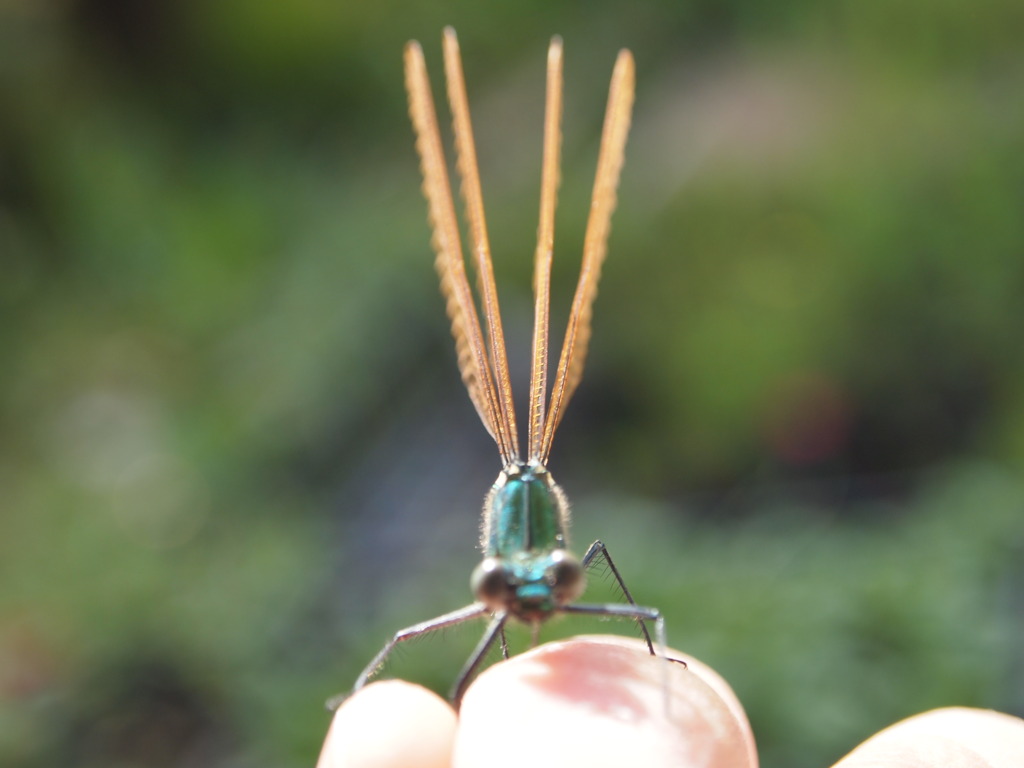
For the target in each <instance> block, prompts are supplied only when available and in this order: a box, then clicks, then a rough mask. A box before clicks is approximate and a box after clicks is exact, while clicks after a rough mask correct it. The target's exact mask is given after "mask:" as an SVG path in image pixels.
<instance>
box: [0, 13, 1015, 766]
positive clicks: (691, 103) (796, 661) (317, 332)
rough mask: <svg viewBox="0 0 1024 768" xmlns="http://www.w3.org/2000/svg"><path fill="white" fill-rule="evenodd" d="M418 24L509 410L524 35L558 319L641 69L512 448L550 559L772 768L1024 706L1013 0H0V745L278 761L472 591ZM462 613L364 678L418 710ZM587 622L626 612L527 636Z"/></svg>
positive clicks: (479, 433)
mask: <svg viewBox="0 0 1024 768" xmlns="http://www.w3.org/2000/svg"><path fill="white" fill-rule="evenodd" d="M444 24H452V25H454V26H455V27H456V28H457V29H458V31H459V33H460V38H461V42H462V47H463V56H464V60H465V69H466V73H467V77H468V79H469V82H468V87H469V94H470V100H471V103H472V106H473V108H474V117H475V128H476V133H477V139H478V144H479V151H480V155H481V164H482V172H483V176H484V179H483V182H484V193H485V196H486V201H487V205H488V215H489V223H490V228H491V240H492V243H493V244H494V250H495V257H496V262H497V272H498V278H499V284H500V286H501V291H502V294H501V298H502V302H503V311H504V318H505V323H506V332H507V334H508V340H509V345H510V347H511V356H512V365H513V368H514V370H513V374H514V376H515V383H516V386H517V387H518V391H519V393H520V394H522V393H523V392H524V389H523V385H524V384H525V378H526V375H527V368H528V353H527V345H528V341H529V337H530V323H531V308H530V301H531V299H530V292H529V291H530V271H531V267H532V265H531V261H532V252H533V239H534V236H535V232H536V207H537V186H538V179H539V163H540V122H541V113H542V107H543V83H544V74H543V71H544V61H545V50H546V46H547V41H548V39H549V37H550V36H551V35H552V34H553V33H560V34H561V35H562V36H563V37H564V39H565V44H566V83H567V94H566V121H565V144H564V181H563V186H562V193H561V200H560V210H559V219H558V233H557V246H556V267H555V296H554V325H555V328H556V330H557V332H558V333H559V335H560V331H561V328H562V327H563V323H564V318H565V310H566V307H567V306H568V303H569V299H570V296H571V291H572V288H573V285H574V282H575V275H576V271H577V269H578V259H579V252H580V246H581V242H582V229H583V226H584V223H585V215H586V210H587V205H588V202H587V201H588V194H589V185H590V184H591V181H592V175H593V169H594V165H595V160H596V150H597V141H598V133H599V130H600V121H601V115H602V112H603V107H604V98H605V94H606V89H607V83H608V77H609V75H610V72H611V67H612V63H613V61H614V58H615V54H616V52H617V50H618V49H619V48H621V47H629V48H631V49H632V50H633V52H634V54H635V57H636V60H637V67H638V92H637V101H636V111H635V119H634V127H633V132H632V136H631V142H630V146H629V149H628V156H627V164H626V168H625V171H624V176H623V181H622V188H621V195H620V201H621V202H620V206H619V210H618V212H617V214H616V217H615V221H614V227H613V234H612V239H611V246H610V255H609V259H608V262H607V264H606V268H605V274H604V281H603V285H602V287H601V294H600V297H599V299H598V302H597V305H596V314H595V318H596V323H595V334H594V340H593V345H592V347H591V354H590V358H589V365H588V371H587V375H586V376H585V378H584V382H583V385H582V387H581V388H580V390H579V392H578V394H577V396H576V398H575V400H574V401H573V403H572V405H571V407H570V409H569V411H568V414H567V416H566V419H565V421H564V422H563V425H562V429H561V432H560V434H559V436H558V439H557V440H556V442H555V450H554V454H553V456H552V460H551V466H552V469H553V471H554V472H555V474H556V476H557V477H558V478H559V480H560V482H561V484H562V485H563V487H564V488H565V489H566V491H567V493H568V494H569V496H570V498H571V499H572V500H573V502H574V511H575V528H574V534H575V536H574V540H575V543H576V546H577V548H578V549H582V548H583V547H585V545H586V544H587V543H589V541H591V540H593V539H594V538H597V537H598V536H600V537H601V538H603V539H604V540H605V541H606V542H607V543H608V544H609V546H610V547H611V551H612V553H613V554H614V556H615V557H616V560H617V563H618V565H619V566H620V568H621V570H622V571H623V573H624V575H625V577H626V579H627V581H628V583H629V584H630V586H631V589H632V591H633V593H634V594H635V595H636V597H637V598H638V600H639V601H640V602H641V603H644V604H650V605H656V606H659V607H661V608H662V609H663V610H664V612H665V614H666V615H667V617H668V631H669V637H670V640H671V642H672V643H673V644H674V645H675V646H676V647H677V648H681V649H684V650H686V651H689V652H692V653H693V654H695V655H697V656H698V657H700V658H702V659H703V660H705V661H707V662H708V663H710V664H712V665H714V666H715V667H717V668H718V669H719V670H720V671H721V672H722V673H723V674H724V675H725V676H726V677H727V678H728V679H729V680H730V681H731V683H732V684H733V685H734V687H735V689H736V691H737V692H738V694H739V696H740V698H741V699H742V700H743V701H744V703H745V704H746V706H747V708H748V711H749V713H750V717H751V720H752V723H753V726H754V730H755V732H756V735H757V739H758V742H759V745H760V748H761V751H762V757H763V762H764V764H765V765H767V766H783V765H785V766H798V767H800V766H807V767H808V768H810V767H811V766H820V765H825V764H828V763H829V761H832V760H835V759H837V758H838V757H840V756H841V755H842V754H843V753H844V752H845V751H846V750H848V749H849V748H850V747H852V746H853V745H854V744H855V743H856V742H857V741H859V740H860V739H862V738H864V737H866V736H867V735H869V734H870V733H872V732H873V731H875V730H877V729H879V728H881V727H883V726H885V725H887V724H889V723H891V722H893V721H894V720H896V719H898V718H901V717H904V716H907V715H910V714H912V713H914V712H917V711H920V710H923V709H925V708H929V707H935V706H941V705H946V704H954V703H959V704H967V705H975V706H985V707H995V708H1000V709H1004V710H1007V711H1011V712H1015V713H1017V714H1022V713H1024V652H1022V645H1024V644H1022V643H1021V642H1020V638H1021V636H1022V634H1024V633H1022V630H1024V618H1022V617H1024V526H1022V524H1021V520H1022V510H1024V484H1022V482H1021V477H1020V470H1021V467H1022V465H1024V354H1022V353H1024V345H1022V340H1021V339H1022V337H1021V328H1022V325H1024V301H1022V300H1021V297H1022V295H1024V205H1022V204H1024V48H1022V47H1021V39H1020V34H1019V32H1020V30H1021V29H1022V28H1024V5H1022V4H1021V3H1020V2H1019V0H983V1H982V2H976V3H959V2H934V0H929V1H928V2H925V1H924V0H902V2H873V1H868V2H865V1H864V0H846V1H840V2H834V3H816V2H803V1H801V0H783V2H775V3H766V2H751V1H750V0H719V1H718V2H707V0H690V1H689V2H674V3H667V2H666V3H653V2H652V3H630V4H626V3H612V2H600V1H599V2H587V3H582V2H574V3H567V2H563V3H542V2H519V3H479V2H466V1H465V0H458V1H456V2H449V3H422V4H419V5H412V4H404V3H396V2H388V1H387V0H382V1H380V2H375V3H337V2H329V1H328V0H299V1H298V2H293V3H275V2H242V1H241V0H149V2H132V0H77V1H73V0H64V1H63V2H57V1H56V0H47V1H38V2H30V1H29V0H21V1H20V2H19V0H7V1H6V2H3V3H0V313H2V320H0V764H3V765H5V766H52V765H76V766H101V765H102V766H126V767H127V766H158V767H159V766H303V765H310V764H312V762H313V761H314V760H315V758H316V755H317V752H318V749H319V742H320V740H321V739H322V737H323V734H324V732H325V729H326V727H327V724H328V715H327V713H326V712H325V711H324V710H323V708H322V707H323V705H322V702H323V700H324V699H325V698H326V697H327V696H329V695H331V694H333V693H336V692H337V691H339V690H343V689H345V688H346V687H348V686H349V685H350V684H351V682H352V680H353V679H354V677H355V675H356V674H357V672H358V670H359V669H360V668H361V667H362V665H363V664H364V663H365V662H366V661H367V660H368V659H369V658H370V657H371V656H372V654H373V653H374V652H375V651H376V650H377V648H378V647H379V646H380V644H381V643H382V642H383V640H384V639H385V638H386V637H387V636H388V635H389V634H390V633H391V632H393V631H394V630H395V629H397V628H399V627H402V626H406V625H408V624H411V623H414V622H417V621H420V620H423V619H426V618H429V617H431V616H434V615H436V614H439V613H442V612H444V611H447V610H450V609H453V608H456V607H458V606H461V605H463V604H465V603H467V602H468V601H469V599H470V597H469V594H468V587H467V579H468V575H469V572H470V570H471V569H472V567H473V565H474V564H475V562H476V560H477V552H476V551H475V540H476V536H477V529H478V522H477V515H478V509H479V505H480V501H481V499H482V497H483V494H484V492H485V491H486V489H487V487H488V486H489V484H490V483H491V482H492V480H493V478H494V477H495V475H496V474H497V471H498V470H499V468H500V467H499V462H498V459H497V452H496V450H495V449H494V447H493V445H492V444H491V443H490V440H489V438H488V437H487V435H486V433H485V432H484V430H483V429H482V428H481V427H480V425H479V424H478V423H477V421H476V416H475V414H474V412H473V409H472V407H471V406H470V404H469V401H468V399H467V398H466V396H465V393H464V392H463V391H462V388H461V384H460V382H459V377H458V373H457V371H456V368H455V362H454V351H453V349H452V344H451V340H450V338H449V336H448V327H447V321H446V319H445V317H444V311H443V304H442V301H441V299H440V297H439V296H438V291H437V286H436V278H435V276H434V272H433V268H432V266H431V263H432V254H431V253H430V249H429V234H428V230H427V226H426V207H425V203H424V202H423V200H422V198H421V196H420V192H419V186H420V180H419V171H418V163H417V160H416V158H415V155H414V152H413V148H412V137H411V131H410V128H409V125H408V119H407V116H406V105H405V95H404V92H403V86H402V73H401V52H402V46H403V44H404V43H405V41H406V40H408V39H410V38H418V39H420V40H421V41H422V42H423V43H424V47H425V49H426V54H427V58H428V64H429V66H430V67H431V69H432V74H433V76H434V78H435V79H434V82H435V88H437V87H439V85H440V83H439V80H438V79H437V77H438V75H439V74H440V71H441V68H440V33H441V28H442V26H443V25H444ZM442 122H444V123H447V117H446V116H445V117H444V118H443V120H442ZM522 407H524V406H523V404H522V403H521V404H520V408H522ZM594 581H595V585H594V588H593V590H592V593H591V594H592V597H593V599H601V598H602V596H604V597H607V598H608V599H615V595H614V592H613V591H611V590H610V589H608V585H607V584H606V583H604V582H603V581H602V579H601V578H600V576H596V577H595V578H594ZM602 590H605V592H602ZM605 593H606V594H605ZM478 630H479V627H477V626H476V625H473V626H470V627H466V628H464V629H461V630H451V631H448V632H446V633H445V635H444V637H435V638H428V639H424V640H422V641H420V642H417V643H412V644H410V645H409V647H407V648H404V649H402V650H401V651H400V652H399V653H397V654H396V656H395V659H394V663H393V664H392V665H391V668H390V670H389V672H390V673H392V674H396V675H402V676H408V677H410V678H412V679H415V680H419V681H423V682H425V683H427V684H430V685H432V686H433V687H435V688H437V689H439V690H442V691H443V690H444V689H445V688H446V686H447V685H448V684H449V683H450V682H451V680H452V679H453V677H454V675H455V673H456V671H457V669H458V667H459V665H460V664H461V662H462V660H463V659H464V658H465V655H466V653H467V652H468V650H469V649H470V648H471V647H472V645H473V644H474V643H475V641H476V639H477V637H478ZM593 631H619V632H623V633H627V634H629V633H632V632H633V631H634V630H633V629H631V628H630V627H629V626H618V625H615V624H601V623H599V622H597V621H592V622H588V621H586V620H583V619H580V620H578V621H577V620H575V619H574V620H571V621H570V620H568V619H565V620H562V621H558V622H552V623H551V624H550V625H549V626H547V627H546V628H545V630H544V633H543V636H544V638H554V637H559V636H563V635H566V634H572V633H577V632H593ZM514 642H515V643H516V647H517V648H521V647H522V646H523V644H524V643H525V638H524V637H523V636H522V635H521V634H517V635H516V636H515V637H514Z"/></svg>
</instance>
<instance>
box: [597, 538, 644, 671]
mask: <svg viewBox="0 0 1024 768" xmlns="http://www.w3.org/2000/svg"><path fill="white" fill-rule="evenodd" d="M598 557H600V558H601V559H603V560H604V561H605V562H606V563H607V564H608V568H609V570H611V572H612V575H613V576H614V577H615V581H616V582H618V585H619V588H620V589H621V590H622V594H623V595H625V597H626V600H627V601H628V602H629V604H630V605H632V606H636V600H634V599H633V595H631V594H630V593H629V588H628V587H626V582H624V581H623V580H622V576H621V574H619V569H618V568H616V567H615V561H613V560H612V556H611V555H609V554H608V548H607V547H606V546H605V545H604V542H603V541H601V540H600V539H598V540H597V541H595V542H594V543H593V544H591V545H590V547H588V548H587V552H586V554H585V555H583V559H582V560H581V561H580V563H581V564H582V565H583V567H584V568H588V567H590V564H591V563H592V562H593V561H594V560H595V559H596V558H598ZM636 621H637V624H639V625H640V631H641V632H643V633H644V640H645V641H646V642H647V648H648V649H649V650H650V652H651V655H652V656H654V655H656V654H655V652H654V643H652V642H651V633H650V632H648V631H647V625H646V624H644V618H643V617H641V616H637V617H636Z"/></svg>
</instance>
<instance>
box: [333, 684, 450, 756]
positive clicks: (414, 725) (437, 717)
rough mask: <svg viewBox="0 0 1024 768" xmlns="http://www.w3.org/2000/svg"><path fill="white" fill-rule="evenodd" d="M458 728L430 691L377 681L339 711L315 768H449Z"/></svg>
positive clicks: (443, 702) (355, 695)
mask: <svg viewBox="0 0 1024 768" xmlns="http://www.w3.org/2000/svg"><path fill="white" fill-rule="evenodd" d="M455 725H456V715H455V712H454V711H453V710H452V708H451V707H450V706H449V705H448V703H447V702H446V701H444V699H442V698H441V697H440V696H438V695H437V694H435V693H433V692H431V691H428V690H427V689H426V688H423V687H421V686H418V685H413V684H411V683H406V682H404V681H401V680H384V681H381V682H378V683H373V684H371V685H368V686H367V687H366V688H363V689H362V690H360V691H359V692H357V693H355V694H353V695H352V696H351V697H350V698H348V699H346V700H345V702H344V703H343V704H342V705H341V706H340V707H338V710H337V712H335V714H334V719H333V720H332V721H331V727H330V730H329V731H328V732H327V738H326V740H325V741H324V746H323V750H322V751H321V753H320V759H319V761H318V762H317V768H356V767H357V766H358V768H396V767H397V766H409V765H416V766H423V768H435V767H436V768H441V766H449V765H451V755H452V744H453V742H454V740H455Z"/></svg>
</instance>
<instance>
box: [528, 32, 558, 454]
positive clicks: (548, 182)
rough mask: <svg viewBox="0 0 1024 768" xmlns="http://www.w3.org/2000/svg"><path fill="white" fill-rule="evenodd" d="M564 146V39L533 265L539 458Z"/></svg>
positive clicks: (533, 429) (534, 423) (551, 67)
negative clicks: (557, 205) (552, 257)
mask: <svg viewBox="0 0 1024 768" xmlns="http://www.w3.org/2000/svg"><path fill="white" fill-rule="evenodd" d="M561 145H562V40H561V38H558V37H556V38H554V39H553V40H552V41H551V47H550V48H549V49H548V78H547V103H546V105H545V108H544V160H543V165H542V169H541V182H540V224H539V225H538V226H537V251H536V253H535V255H534V267H533V294H534V315H533V362H532V367H531V370H530V432H529V458H530V460H531V461H535V460H539V459H540V455H541V450H542V447H543V438H544V413H545V405H546V403H545V401H546V399H547V385H548V335H549V334H548V327H549V325H550V306H551V256H552V251H553V249H554V240H555V206H556V204H557V202H558V182H559V171H558V168H559V159H560V151H561Z"/></svg>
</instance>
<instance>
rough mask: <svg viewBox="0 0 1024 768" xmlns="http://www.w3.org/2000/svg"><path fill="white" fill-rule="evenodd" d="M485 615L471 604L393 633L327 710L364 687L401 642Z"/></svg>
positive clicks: (481, 608)
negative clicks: (346, 690) (349, 688)
mask: <svg viewBox="0 0 1024 768" xmlns="http://www.w3.org/2000/svg"><path fill="white" fill-rule="evenodd" d="M485 613H487V606H485V605H484V604H483V603H473V604H472V605H467V606H466V607H465V608H460V609H459V610H457V611H452V612H451V613H446V614H444V615H443V616H438V617H436V618H433V619H430V620H429V621H423V622H420V623H419V624H413V625H412V626H411V627H406V628H405V629H400V630H398V631H397V632H396V633H395V636H394V637H392V638H391V639H390V640H388V642H387V643H386V644H385V645H384V647H383V648H381V649H380V652H379V653H378V654H377V655H376V656H374V657H373V660H372V661H371V662H370V663H369V664H367V665H366V668H365V669H364V670H363V671H362V673H361V674H360V675H359V677H358V678H357V679H356V684H355V685H353V686H352V691H351V692H350V693H339V694H338V695H336V696H332V697H331V698H329V699H328V700H327V708H328V709H331V710H334V709H337V708H338V706H339V705H340V704H341V702H343V701H344V700H345V699H347V698H348V697H349V696H351V695H352V694H353V693H355V692H356V691H358V690H359V689H360V688H362V687H363V686H365V685H366V684H367V683H368V682H369V681H370V678H371V677H373V676H374V675H375V674H376V673H377V671H378V670H379V669H380V668H381V666H382V665H383V664H384V661H385V660H386V659H387V657H388V656H389V655H390V654H391V651H393V650H394V648H395V646H396V645H398V644H399V643H400V642H402V641H403V640H411V639H412V638H414V637H419V636H420V635H425V634H427V633H428V632H433V631H434V630H437V629H443V628H444V627H451V626H453V625H455V624H461V623H462V622H464V621H469V620H470V619H475V618H476V617H477V616H483V615H484V614H485Z"/></svg>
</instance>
